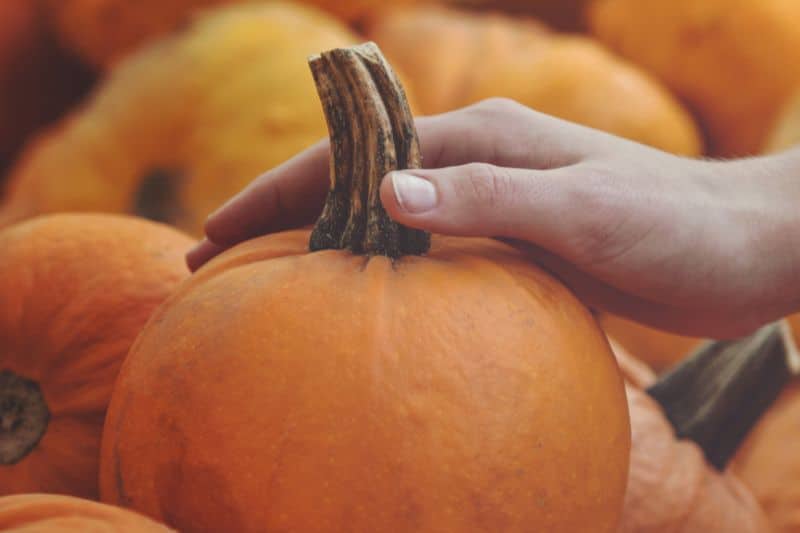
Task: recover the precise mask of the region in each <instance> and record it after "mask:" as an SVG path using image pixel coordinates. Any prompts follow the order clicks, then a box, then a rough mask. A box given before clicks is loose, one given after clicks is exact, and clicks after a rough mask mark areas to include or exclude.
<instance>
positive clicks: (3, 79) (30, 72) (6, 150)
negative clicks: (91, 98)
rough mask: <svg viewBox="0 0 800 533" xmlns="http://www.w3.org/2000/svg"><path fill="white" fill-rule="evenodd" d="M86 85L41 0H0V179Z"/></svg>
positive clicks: (87, 78) (84, 75) (85, 77)
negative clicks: (35, 135)
mask: <svg viewBox="0 0 800 533" xmlns="http://www.w3.org/2000/svg"><path fill="white" fill-rule="evenodd" d="M90 82H91V76H90V75H89V73H88V72H86V71H85V70H84V69H83V68H82V67H80V66H79V65H78V64H77V62H76V61H74V60H72V59H70V58H69V57H67V54H66V53H64V52H63V51H62V50H61V49H60V48H59V47H58V46H57V44H56V41H55V38H54V36H53V35H52V34H51V32H50V30H49V26H48V24H47V20H46V16H45V10H44V9H43V7H42V5H41V2H40V1H39V0H2V1H1V2H0V177H1V176H2V174H3V173H4V172H5V170H6V168H7V167H8V165H9V164H10V163H11V161H12V160H13V158H14V157H15V155H16V153H17V151H18V150H19V149H20V148H21V147H22V144H23V143H24V142H25V140H26V139H27V138H28V136H29V135H30V134H31V133H33V131H34V130H36V128H38V127H40V126H42V125H43V124H46V123H48V122H50V121H52V120H54V119H56V118H57V117H58V116H59V115H60V114H61V113H62V112H63V111H64V110H65V109H66V108H67V107H68V106H69V105H70V104H72V103H73V102H75V101H76V100H77V99H78V98H79V97H80V96H82V95H83V94H84V92H85V91H86V89H87V88H88V86H89V84H90Z"/></svg>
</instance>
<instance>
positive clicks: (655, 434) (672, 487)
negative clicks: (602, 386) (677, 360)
mask: <svg viewBox="0 0 800 533" xmlns="http://www.w3.org/2000/svg"><path fill="white" fill-rule="evenodd" d="M612 346H614V351H615V354H616V355H617V360H618V361H619V364H620V369H621V370H622V372H623V375H624V376H625V379H626V382H627V385H626V392H627V397H628V409H629V410H630V417H631V435H632V437H631V464H630V469H629V477H628V487H627V491H626V494H625V507H624V511H623V514H622V523H621V525H620V528H619V532H618V533H644V532H662V531H669V532H670V533H699V532H707V531H709V532H710V531H719V532H722V531H724V532H725V533H767V532H768V531H770V529H769V525H768V523H767V521H766V518H765V516H764V512H763V510H762V509H761V507H760V506H759V504H758V503H757V501H756V499H755V497H754V496H753V494H752V493H751V492H750V490H748V488H747V487H746V486H745V484H744V483H742V481H740V480H739V479H738V478H737V476H736V475H734V474H732V473H731V472H729V471H725V472H719V471H717V470H716V469H715V468H714V467H713V466H711V465H710V464H709V463H708V462H707V461H706V459H705V457H704V453H703V450H702V449H701V448H700V447H699V446H698V445H697V444H695V443H694V442H692V441H690V440H683V439H676V438H675V429H674V428H673V426H672V425H671V424H670V422H669V420H668V419H667V417H666V416H665V413H664V411H663V410H662V408H661V406H660V405H659V404H658V403H656V401H655V400H654V399H653V398H651V397H650V396H649V395H648V394H647V393H646V392H645V391H644V389H645V388H646V387H648V386H650V385H652V384H653V383H654V382H655V380H656V378H655V375H654V374H653V372H652V371H651V370H650V369H649V368H648V367H647V365H646V364H644V363H642V362H641V361H639V360H637V359H634V358H633V357H632V356H630V355H629V353H628V352H627V351H626V350H625V349H624V348H622V347H621V346H620V345H619V344H613V343H612Z"/></svg>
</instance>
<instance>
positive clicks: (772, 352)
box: [647, 323, 792, 470]
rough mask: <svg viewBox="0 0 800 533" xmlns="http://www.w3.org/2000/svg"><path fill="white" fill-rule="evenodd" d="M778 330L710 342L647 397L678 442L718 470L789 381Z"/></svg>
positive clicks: (777, 327)
mask: <svg viewBox="0 0 800 533" xmlns="http://www.w3.org/2000/svg"><path fill="white" fill-rule="evenodd" d="M788 361H789V353H788V351H787V348H786V345H785V343H784V336H783V333H782V330H781V326H780V325H779V324H777V323H775V324H770V325H768V326H765V327H763V328H762V329H760V330H758V331H757V332H756V333H754V334H753V335H750V336H749V337H745V338H742V339H739V340H735V341H715V342H709V343H707V344H705V345H703V346H702V347H700V348H699V349H698V350H697V351H696V352H695V353H694V354H693V355H692V356H690V357H689V358H687V359H686V360H684V361H683V362H682V363H680V364H678V365H677V366H676V367H675V368H674V369H673V370H671V371H670V372H668V373H667V374H665V375H664V376H662V377H661V378H660V379H659V380H658V382H656V383H655V384H654V385H652V386H651V387H650V388H649V389H648V390H647V392H648V393H649V394H650V395H651V396H652V397H653V398H655V399H656V401H658V403H660V404H661V406H662V408H663V409H664V411H665V413H666V416H667V418H668V419H669V420H670V422H671V423H672V425H673V427H674V428H675V433H676V435H677V436H678V437H679V438H687V439H691V440H693V441H695V442H696V443H697V444H699V445H700V447H701V448H702V449H703V452H704V453H705V455H706V459H707V460H708V461H709V463H711V464H712V465H713V466H715V467H716V468H717V469H719V470H723V469H724V468H725V465H726V464H727V463H728V461H729V459H730V458H731V457H733V455H734V454H735V453H736V450H737V449H738V448H739V445H740V444H741V443H742V441H743V440H744V439H745V437H746V436H747V434H748V432H749V431H750V429H751V428H752V427H753V426H754V425H755V424H756V422H757V421H758V419H759V418H760V417H761V415H762V414H763V413H764V412H765V411H766V410H767V409H768V408H769V406H770V405H772V403H773V402H774V401H775V399H776V398H777V397H778V395H779V394H780V393H781V390H782V389H783V387H784V385H786V383H787V382H788V381H789V379H790V378H791V377H792V371H791V369H790V368H789V366H788V365H789V362H788Z"/></svg>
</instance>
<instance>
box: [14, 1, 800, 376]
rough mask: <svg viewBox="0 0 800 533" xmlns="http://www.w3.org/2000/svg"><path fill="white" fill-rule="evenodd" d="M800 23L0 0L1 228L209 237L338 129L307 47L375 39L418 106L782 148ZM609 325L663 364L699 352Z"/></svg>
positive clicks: (685, 4) (682, 7)
mask: <svg viewBox="0 0 800 533" xmlns="http://www.w3.org/2000/svg"><path fill="white" fill-rule="evenodd" d="M798 21H800V2H798V1H797V0H737V1H736V2H732V1H730V0H649V1H647V2H644V1H642V0H527V1H526V0H394V1H391V0H304V1H296V2H288V1H264V0H261V1H256V0H138V1H135V2H131V1H129V0H0V176H1V178H0V185H1V186H2V199H0V227H1V226H3V225H7V224H10V223H13V222H15V221H18V220H21V219H24V218H27V217H30V216H33V215H36V214H39V213H47V212H56V211H76V210H77V211H107V212H124V213H132V214H136V215H140V216H144V217H147V218H150V219H154V220H159V221H163V222H166V223H169V224H173V225H175V226H177V227H179V228H182V229H183V230H185V231H186V232H188V233H190V234H192V235H195V236H198V235H200V234H201V232H202V224H203V221H204V220H205V218H206V216H207V215H208V214H209V213H210V212H211V211H212V210H214V208H216V207H217V206H218V205H219V204H221V203H222V202H223V201H224V200H225V199H227V198H228V197H229V196H231V195H232V194H234V193H235V192H237V191H238V190H239V189H241V188H242V187H243V186H244V185H246V184H247V183H248V182H249V181H250V180H251V179H253V178H254V177H255V176H257V175H258V174H260V173H262V172H263V171H265V170H267V169H269V168H271V167H273V166H275V165H277V164H279V163H281V162H282V161H284V160H285V159H287V158H289V157H291V156H292V155H294V154H295V153H296V152H298V151H300V150H302V149H303V148H304V147H306V146H308V145H310V144H311V143H313V142H315V141H316V140H317V139H319V138H321V137H323V136H325V135H326V127H325V123H324V119H323V114H322V111H321V108H320V104H319V101H318V99H317V96H316V92H315V89H314V85H313V82H312V79H311V75H310V72H309V70H308V67H307V64H306V58H307V56H309V55H310V54H313V53H316V52H319V51H321V50H325V49H329V48H333V47H338V46H344V45H348V44H352V43H356V42H360V41H364V40H367V39H370V40H374V41H376V42H377V43H378V44H379V45H380V47H381V48H382V49H383V51H384V53H385V55H386V56H387V57H388V59H389V60H390V62H391V63H392V65H393V66H394V67H395V68H396V70H397V71H398V73H399V75H400V77H401V79H402V80H403V82H404V84H405V87H406V90H407V92H408V96H409V99H410V101H411V104H412V107H413V108H414V110H415V113H416V114H434V113H440V112H443V111H447V110H451V109H456V108H459V107H463V106H465V105H468V104H470V103H473V102H476V101H478V100H481V99H484V98H488V97H492V96H504V97H509V98H513V99H515V100H517V101H519V102H521V103H523V104H525V105H527V106H530V107H532V108H535V109H537V110H540V111H543V112H545V113H549V114H552V115H556V116H559V117H562V118H566V119H569V120H572V121H575V122H579V123H581V124H585V125H588V126H591V127H594V128H598V129H601V130H604V131H608V132H611V133H614V134H616V135H620V136H623V137H627V138H629V139H633V140H635V141H638V142H641V143H645V144H648V145H652V146H655V147H657V148H660V149H662V150H665V151H669V152H672V153H676V154H681V155H685V156H690V157H708V156H710V157H726V158H729V157H740V156H750V155H755V154H762V153H768V152H773V151H778V150H781V149H784V148H786V147H788V146H790V145H791V144H793V143H794V142H796V141H798V140H800V94H798V91H800V24H799V23H798ZM605 320H606V327H608V328H611V329H615V328H616V329H617V330H618V331H617V333H616V335H615V336H616V337H617V338H619V339H620V341H622V342H623V343H626V342H627V343H628V344H630V345H632V346H630V348H632V349H633V351H634V352H638V351H639V349H638V347H637V346H635V343H637V342H645V343H646V344H648V345H650V348H651V349H650V351H651V352H652V346H653V345H656V346H659V347H663V350H664V354H663V358H664V361H660V360H658V358H659V357H661V355H659V353H655V354H654V355H653V358H654V361H651V363H653V364H655V366H656V367H658V366H661V365H662V364H663V365H667V364H668V363H669V362H670V359H671V358H674V357H675V354H683V353H685V350H686V349H687V348H690V347H692V346H693V345H694V344H695V343H696V340H695V339H684V338H676V337H674V336H667V337H664V338H658V339H657V342H656V341H653V338H652V335H653V332H651V331H649V330H647V329H646V328H645V329H642V328H641V327H640V326H637V325H635V324H632V323H627V322H625V321H618V320H616V319H614V318H610V317H609V318H607V319H605ZM664 335H666V334H664ZM626 339H627V340H626ZM642 339H644V341H642Z"/></svg>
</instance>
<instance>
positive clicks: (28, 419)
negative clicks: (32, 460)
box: [0, 370, 50, 465]
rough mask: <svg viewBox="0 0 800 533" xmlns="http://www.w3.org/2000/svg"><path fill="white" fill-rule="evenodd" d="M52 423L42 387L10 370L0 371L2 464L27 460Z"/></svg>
mask: <svg viewBox="0 0 800 533" xmlns="http://www.w3.org/2000/svg"><path fill="white" fill-rule="evenodd" d="M49 421H50V410H49V409H48V408H47V403H46V402H45V400H44V396H43V395H42V391H41V389H40V388H39V384H38V383H36V382H35V381H32V380H30V379H27V378H25V377H23V376H19V375H17V374H15V373H14V372H12V371H10V370H3V371H0V465H13V464H16V463H18V462H19V461H21V460H22V459H24V458H25V457H26V456H27V455H28V454H29V453H30V452H31V450H33V449H34V448H35V447H36V445H37V444H39V441H40V440H41V438H42V437H43V436H44V434H45V432H46V431H47V424H48V422H49Z"/></svg>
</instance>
